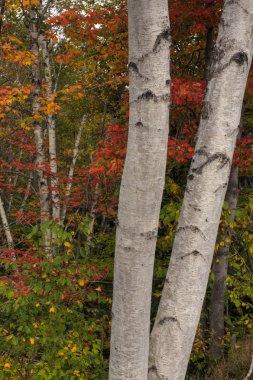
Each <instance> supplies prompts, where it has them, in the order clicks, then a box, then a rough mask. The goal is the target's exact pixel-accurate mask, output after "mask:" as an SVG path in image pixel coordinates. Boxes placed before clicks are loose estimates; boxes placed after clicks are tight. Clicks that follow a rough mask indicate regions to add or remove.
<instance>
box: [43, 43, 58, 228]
mask: <svg viewBox="0 0 253 380" xmlns="http://www.w3.org/2000/svg"><path fill="white" fill-rule="evenodd" d="M41 47H42V54H43V64H44V70H45V83H46V86H47V89H46V94H47V101H48V102H49V103H53V102H54V96H53V84H52V72H51V63H50V56H49V51H48V41H47V40H46V39H45V38H42V41H41ZM47 127H48V142H49V163H50V170H51V197H52V217H53V220H54V221H56V222H60V216H61V210H60V194H59V182H58V172H57V150H56V133H55V115H54V114H52V113H49V114H48V116H47Z"/></svg>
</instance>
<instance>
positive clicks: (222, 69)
mask: <svg viewBox="0 0 253 380" xmlns="http://www.w3.org/2000/svg"><path fill="white" fill-rule="evenodd" d="M252 28H253V2H252V1H251V0H238V1H231V0H226V1H225V5H224V11H223V15H222V19H221V23H220V28H219V35H218V39H217V43H216V48H215V50H214V54H213V67H212V77H211V79H210V81H209V83H208V87H207V91H206V94H205V99H204V103H203V109H202V114H201V122H200V127H199V133H198V140H197V145H196V150H195V153H194V157H193V160H192V164H191V168H190V173H189V175H188V180H187V187H186V191H185V197H184V202H183V206H182V210H181V216H180V220H179V224H178V229H177V232H176V237H175V241H174V246H173V250H172V256H171V260H170V264H169V270H168V274H167V277H166V281H165V285H164V289H163V292H162V297H161V301H160V305H159V309H158V313H157V317H156V320H155V324H154V327H153V331H152V334H151V347H150V364H149V379H152V380H153V379H166V380H183V379H184V378H185V374H186V370H187V365H188V362H189V357H190V353H191V349H192V345H193V341H194V336H195V333H196V329H197V325H198V322H199V318H200V313H201V307H202V303H203V299H204V296H205V291H206V287H207V282H208V277H209V272H210V267H211V262H212V256H213V251H214V246H215V242H216V236H217V231H218V226H219V220H220V215H221V210H222V205H223V202H224V197H225V192H226V189H227V185H228V179H229V173H230V169H231V163H232V158H233V153H234V147H235V141H236V136H237V133H238V125H239V123H240V115H241V109H242V102H243V96H244V92H245V87H246V82H247V77H248V72H249V68H250V65H251V60H252V34H251V33H252Z"/></svg>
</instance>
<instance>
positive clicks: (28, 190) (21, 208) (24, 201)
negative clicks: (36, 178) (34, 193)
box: [19, 171, 33, 213]
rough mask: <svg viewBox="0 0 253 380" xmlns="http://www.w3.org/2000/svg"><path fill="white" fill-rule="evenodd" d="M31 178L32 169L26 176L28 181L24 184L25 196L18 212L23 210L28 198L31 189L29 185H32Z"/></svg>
mask: <svg viewBox="0 0 253 380" xmlns="http://www.w3.org/2000/svg"><path fill="white" fill-rule="evenodd" d="M32 180H33V171H31V172H30V175H29V178H28V182H27V186H26V190H25V196H24V199H23V201H22V204H21V206H20V209H19V212H20V213H23V211H24V208H25V205H26V202H27V199H28V197H29V194H30V190H31V186H32Z"/></svg>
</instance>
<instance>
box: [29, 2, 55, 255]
mask: <svg viewBox="0 0 253 380" xmlns="http://www.w3.org/2000/svg"><path fill="white" fill-rule="evenodd" d="M29 16H30V17H29V28H30V40H31V51H32V53H33V54H34V57H35V59H34V61H33V63H32V84H33V94H32V108H33V115H34V116H35V117H36V116H37V117H38V116H39V109H40V107H41V102H40V97H41V78H40V54H39V38H40V32H39V28H38V18H37V13H36V12H35V11H34V10H33V9H32V8H31V10H30V14H29ZM34 136H35V145H36V169H37V173H38V178H39V196H40V207H41V223H42V224H43V223H45V222H47V221H48V220H49V216H50V207H49V189H48V178H47V175H46V172H45V166H46V156H45V148H44V136H43V127H42V124H41V122H40V121H39V120H38V119H35V121H34ZM44 248H45V249H46V251H47V252H48V253H49V252H50V251H51V237H50V231H49V230H47V231H46V233H45V236H44Z"/></svg>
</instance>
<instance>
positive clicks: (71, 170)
mask: <svg viewBox="0 0 253 380" xmlns="http://www.w3.org/2000/svg"><path fill="white" fill-rule="evenodd" d="M85 120H86V115H85V116H83V119H82V122H81V124H80V127H79V130H78V133H77V136H76V141H75V146H74V151H73V158H72V162H71V165H70V168H69V175H68V183H67V189H66V194H65V204H64V206H63V209H62V215H61V220H62V221H64V220H65V217H66V212H67V205H68V198H69V196H70V192H71V188H72V180H73V177H74V171H75V166H76V160H77V157H78V154H79V146H80V142H81V137H82V132H83V127H84V123H85Z"/></svg>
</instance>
